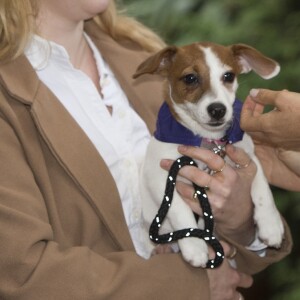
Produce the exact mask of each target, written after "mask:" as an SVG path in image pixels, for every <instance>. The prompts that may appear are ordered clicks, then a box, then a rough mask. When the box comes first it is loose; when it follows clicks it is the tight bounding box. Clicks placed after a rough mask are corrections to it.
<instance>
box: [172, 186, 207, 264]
mask: <svg viewBox="0 0 300 300" xmlns="http://www.w3.org/2000/svg"><path fill="white" fill-rule="evenodd" d="M168 220H169V222H170V223H171V227H172V229H173V230H174V231H175V230H180V229H184V228H198V225H197V222H196V220H195V217H194V214H193V212H192V210H191V209H190V207H189V206H188V205H187V204H186V203H185V202H184V201H183V200H182V199H181V197H180V195H179V194H178V192H177V191H176V190H175V191H174V196H173V203H172V205H171V207H170V210H169V212H168ZM178 244H179V248H180V250H181V252H182V256H183V257H184V259H185V260H186V261H187V262H189V263H190V264H191V265H192V266H194V267H203V268H204V267H205V266H206V263H207V261H208V248H207V245H206V243H205V241H204V240H202V239H200V238H194V237H187V238H183V239H180V240H179V241H178Z"/></svg>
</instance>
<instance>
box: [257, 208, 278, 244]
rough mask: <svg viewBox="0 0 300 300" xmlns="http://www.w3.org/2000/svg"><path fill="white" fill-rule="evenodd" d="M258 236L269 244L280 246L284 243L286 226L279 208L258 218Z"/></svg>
mask: <svg viewBox="0 0 300 300" xmlns="http://www.w3.org/2000/svg"><path fill="white" fill-rule="evenodd" d="M256 222H257V226H258V237H259V238H260V239H261V240H262V241H263V242H264V243H265V244H266V245H268V246H270V247H275V248H279V247H280V245H281V243H282V238H283V233H284V227H283V223H282V220H281V218H280V215H279V213H278V212H277V210H276V211H275V212H274V213H272V214H271V213H269V214H268V215H265V216H263V217H262V216H260V217H259V218H257V219H256Z"/></svg>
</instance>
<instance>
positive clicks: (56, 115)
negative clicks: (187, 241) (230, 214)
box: [0, 22, 291, 300]
mask: <svg viewBox="0 0 300 300" xmlns="http://www.w3.org/2000/svg"><path fill="white" fill-rule="evenodd" d="M86 31H87V32H88V34H89V35H90V36H91V38H92V39H93V41H94V43H95V44H96V46H97V47H98V48H99V49H100V51H101V53H102V55H103V57H104V59H105V60H106V61H107V62H108V63H109V65H110V67H111V69H112V70H113V71H114V73H115V75H116V77H117V78H118V80H119V82H120V84H121V86H122V88H123V89H124V91H125V93H126V94H127V96H128V99H129V101H130V103H131V105H132V106H133V107H134V109H135V110H136V111H137V113H138V114H139V115H140V116H141V117H142V118H143V119H144V121H145V122H146V124H147V125H148V128H149V130H150V131H151V132H153V130H154V126H155V119H156V114H157V111H158V108H159V105H160V103H161V101H162V98H161V82H160V80H159V79H158V78H155V77H149V78H146V77H145V78H143V79H139V80H137V81H134V80H133V79H132V77H131V76H132V74H133V73H134V71H135V69H136V67H137V65H138V64H139V63H140V62H141V61H142V60H144V59H145V58H146V57H147V55H148V54H146V53H145V52H143V51H141V50H139V49H138V48H137V47H136V46H134V45H131V44H129V43H123V44H119V43H116V42H115V41H114V40H112V39H111V38H110V37H108V36H107V35H105V34H103V33H101V32H99V30H98V29H97V28H96V25H95V24H93V23H92V22H90V24H87V26H86ZM225 239H226V237H225ZM237 247H238V249H239V255H238V257H237V259H238V265H239V267H240V268H241V269H242V270H244V271H247V272H248V273H253V272H257V271H260V270H262V269H263V268H265V267H266V266H268V265H269V264H270V263H273V262H275V261H278V260H280V259H281V258H283V257H284V256H285V255H287V254H288V253H289V251H290V249H291V237H290V234H289V231H288V229H287V228H286V236H285V241H284V244H283V246H282V248H281V249H280V250H278V251H277V250H272V251H268V253H267V256H266V257H265V258H258V257H257V256H256V255H255V254H253V253H251V252H249V251H247V250H245V249H244V248H243V247H241V246H239V245H237ZM0 299H5V300H6V299H28V300H48V299H49V300H52V299H53V300H60V299H62V300H68V299H72V300H77V299H78V300H84V299H87V300H93V299H95V300H96V299H97V300H101V299H124V300H129V299H130V300H133V299H138V300H141V299H143V300H147V299H149V300H150V299H151V300H154V299H170V300H176V299H178V300H182V299H189V300H193V299H204V300H205V299H209V288H208V278H207V275H206V271H205V270H203V269H201V268H193V267H191V266H189V265H188V264H187V263H185V262H184V261H183V260H182V258H181V256H180V255H179V254H166V255H157V256H154V257H153V258H151V259H149V260H144V259H142V258H140V257H139V256H138V255H137V254H136V253H135V251H134V247H133V244H132V241H131V238H130V235H129V231H128V228H127V225H126V222H125V218H124V214H123V211H122V206H121V201H120V198H119V195H118V191H117V188H116V184H115V182H114V180H113V178H112V176H111V174H110V172H109V170H108V168H107V167H106V165H105V163H104V161H103V159H102V158H101V156H100V155H99V153H98V152H97V151H96V149H95V148H94V146H93V145H92V143H91V142H90V140H89V139H88V138H87V136H86V135H85V134H84V132H83V131H82V130H81V128H80V127H79V126H78V125H77V123H76V122H75V121H74V120H73V118H72V117H71V116H70V114H69V113H68V112H67V111H66V110H65V108H64V107H63V106H62V105H61V103H60V102H59V101H58V100H57V99H56V98H55V96H54V95H53V94H52V93H51V91H50V90H49V89H48V88H47V87H46V86H45V85H44V84H43V83H42V82H41V81H40V80H39V79H38V77H37V75H36V73H35V71H34V70H33V69H32V67H31V65H30V64H29V62H28V61H27V59H26V58H25V57H24V56H21V57H19V58H17V59H16V60H14V61H12V62H10V63H7V64H5V65H3V64H2V65H1V66H0Z"/></svg>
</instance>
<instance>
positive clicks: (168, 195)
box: [149, 156, 224, 269]
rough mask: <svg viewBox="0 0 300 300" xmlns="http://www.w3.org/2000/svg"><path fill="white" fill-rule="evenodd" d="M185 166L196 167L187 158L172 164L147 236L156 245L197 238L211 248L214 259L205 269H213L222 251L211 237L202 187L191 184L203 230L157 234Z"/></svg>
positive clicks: (210, 217)
mask: <svg viewBox="0 0 300 300" xmlns="http://www.w3.org/2000/svg"><path fill="white" fill-rule="evenodd" d="M187 165H189V166H194V167H198V166H197V164H196V162H195V161H194V160H192V159H191V158H190V157H188V156H182V157H180V158H178V159H177V160H176V161H175V162H174V163H173V165H172V167H171V169H170V171H169V175H168V179H167V183H166V189H165V195H164V198H163V201H162V204H161V206H160V208H159V210H158V213H157V215H156V216H155V218H154V219H153V221H152V224H151V226H150V229H149V236H150V239H151V240H152V241H153V242H154V243H156V244H166V243H171V242H174V241H177V240H179V239H182V238H188V237H197V238H200V239H203V240H204V241H205V242H206V243H207V244H208V245H209V246H211V248H212V249H213V251H214V253H215V257H214V259H210V260H208V262H207V264H206V268H209V269H213V268H216V267H218V266H220V265H221V264H222V262H223V259H224V250H223V247H222V245H221V244H220V242H219V241H218V239H217V238H216V237H215V236H214V235H213V230H214V217H213V215H212V211H211V207H210V204H209V202H208V197H207V194H206V190H205V188H204V187H200V186H198V185H196V184H194V183H193V186H194V189H195V195H197V198H198V200H199V203H200V206H201V208H202V210H203V218H204V229H199V228H185V229H181V230H177V231H174V232H169V233H165V234H159V229H160V227H161V225H162V223H163V221H164V219H165V218H166V216H167V213H168V210H169V208H170V207H171V203H172V200H173V193H174V189H175V184H176V178H177V175H178V172H179V170H180V169H181V168H182V167H184V166H187Z"/></svg>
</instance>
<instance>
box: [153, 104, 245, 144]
mask: <svg viewBox="0 0 300 300" xmlns="http://www.w3.org/2000/svg"><path fill="white" fill-rule="evenodd" d="M242 105H243V103H242V102H241V101H240V100H238V99H236V100H235V101H234V104H233V118H232V119H233V120H232V124H231V126H230V128H229V129H228V130H227V132H226V135H225V136H224V137H223V138H222V142H226V143H230V144H232V143H236V142H238V141H240V140H242V138H243V135H244V131H243V130H242V129H241V127H240V115H241V110H242ZM154 137H155V138H156V139H157V140H159V141H161V142H165V143H174V144H181V145H187V146H200V145H201V143H202V137H201V136H199V135H195V134H194V133H193V132H192V131H190V130H189V129H187V128H186V127H184V126H183V125H181V124H180V123H178V122H177V120H176V119H175V118H174V117H173V115H172V113H171V112H170V109H169V106H168V104H167V103H166V102H164V103H163V105H162V106H161V108H160V110H159V113H158V119H157V122H156V131H155V133H154Z"/></svg>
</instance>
